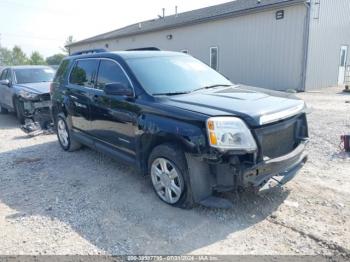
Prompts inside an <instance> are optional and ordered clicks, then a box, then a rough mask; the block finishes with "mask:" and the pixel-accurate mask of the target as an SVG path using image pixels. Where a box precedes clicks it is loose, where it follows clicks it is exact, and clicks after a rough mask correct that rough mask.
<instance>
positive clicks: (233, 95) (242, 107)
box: [163, 86, 305, 126]
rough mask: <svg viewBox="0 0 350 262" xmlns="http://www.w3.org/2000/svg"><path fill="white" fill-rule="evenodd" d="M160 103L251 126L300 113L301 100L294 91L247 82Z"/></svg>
mask: <svg viewBox="0 0 350 262" xmlns="http://www.w3.org/2000/svg"><path fill="white" fill-rule="evenodd" d="M163 103H165V104H167V105H169V106H174V107H178V108H182V109H185V110H189V111H193V112H198V113H202V114H205V115H208V116H210V117H212V116H237V117H240V118H242V119H244V120H245V121H246V122H247V123H248V124H249V125H251V126H261V125H265V124H269V123H273V122H277V121H279V120H282V119H285V118H289V117H291V116H294V115H297V114H299V113H301V112H302V111H303V110H304V108H305V103H304V101H302V100H300V99H298V98H297V97H295V96H294V94H290V93H283V92H276V91H271V90H266V89H260V88H255V87H249V86H236V87H229V88H227V87H226V88H223V89H209V90H204V91H200V92H194V93H191V94H186V95H179V96H172V97H167V98H166V99H165V100H164V101H163Z"/></svg>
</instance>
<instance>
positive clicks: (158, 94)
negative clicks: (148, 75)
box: [153, 92, 190, 96]
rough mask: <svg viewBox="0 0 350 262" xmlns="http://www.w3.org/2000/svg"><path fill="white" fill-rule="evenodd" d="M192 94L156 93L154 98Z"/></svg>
mask: <svg viewBox="0 0 350 262" xmlns="http://www.w3.org/2000/svg"><path fill="white" fill-rule="evenodd" d="M189 93H190V92H169V93H156V94H153V95H154V96H177V95H186V94H189Z"/></svg>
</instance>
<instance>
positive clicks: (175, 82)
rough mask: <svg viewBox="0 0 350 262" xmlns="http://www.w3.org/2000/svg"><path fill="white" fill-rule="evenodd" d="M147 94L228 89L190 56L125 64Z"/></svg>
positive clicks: (151, 58)
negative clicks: (221, 87)
mask: <svg viewBox="0 0 350 262" xmlns="http://www.w3.org/2000/svg"><path fill="white" fill-rule="evenodd" d="M127 63H128V65H129V66H130V68H131V69H132V71H133V72H134V73H135V75H136V78H137V79H138V80H139V82H140V83H141V85H142V86H143V88H144V89H145V90H146V92H147V93H149V94H152V95H161V94H177V93H190V92H193V91H195V90H198V89H201V88H206V87H211V86H217V85H224V86H227V85H232V83H231V82H230V81H229V80H227V79H226V78H225V77H224V76H222V75H221V74H219V73H218V72H216V71H215V70H213V69H211V68H210V67H209V66H207V65H206V64H204V63H202V62H200V61H199V60H197V59H195V58H193V57H191V56H169V57H164V56H163V57H149V58H138V59H129V60H127Z"/></svg>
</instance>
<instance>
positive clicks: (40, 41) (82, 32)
mask: <svg viewBox="0 0 350 262" xmlns="http://www.w3.org/2000/svg"><path fill="white" fill-rule="evenodd" d="M229 1H230V0H147V1H145V0H144V1H142V0H123V1H118V0H98V1H89V0H31V1H28V0H0V44H1V46H2V47H7V48H12V47H13V46H14V45H19V46H20V47H21V48H22V49H23V50H24V52H25V53H27V54H28V55H30V54H31V53H32V52H33V51H39V52H40V53H41V54H42V55H44V56H45V57H47V56H51V55H53V54H56V53H59V52H60V51H61V47H63V46H64V43H65V40H66V39H67V38H68V36H70V35H72V36H73V37H74V39H75V40H82V39H85V38H88V37H91V36H94V35H97V34H101V33H105V32H108V31H112V30H115V29H118V28H121V27H123V26H127V25H129V24H133V23H136V22H140V21H144V20H148V19H153V18H156V17H157V16H158V15H160V14H161V13H162V8H165V9H166V11H165V14H166V15H172V14H174V13H175V6H178V10H179V12H185V11H189V10H193V9H197V8H202V7H206V6H211V5H216V4H221V3H224V2H229Z"/></svg>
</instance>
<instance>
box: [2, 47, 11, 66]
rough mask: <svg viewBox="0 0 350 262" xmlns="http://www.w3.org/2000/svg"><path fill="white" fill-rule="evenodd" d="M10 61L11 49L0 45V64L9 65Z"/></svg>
mask: <svg viewBox="0 0 350 262" xmlns="http://www.w3.org/2000/svg"><path fill="white" fill-rule="evenodd" d="M11 63H12V52H11V50H9V49H7V48H5V47H0V66H6V65H11Z"/></svg>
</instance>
